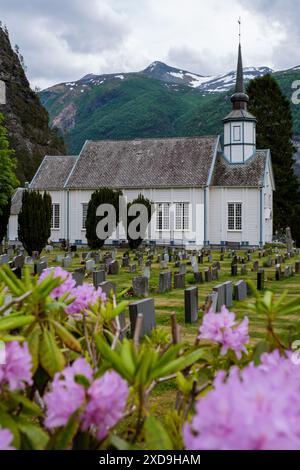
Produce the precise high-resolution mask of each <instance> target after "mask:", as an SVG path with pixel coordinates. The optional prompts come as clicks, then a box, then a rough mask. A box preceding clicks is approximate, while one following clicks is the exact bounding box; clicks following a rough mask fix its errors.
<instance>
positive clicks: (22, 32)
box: [0, 0, 300, 88]
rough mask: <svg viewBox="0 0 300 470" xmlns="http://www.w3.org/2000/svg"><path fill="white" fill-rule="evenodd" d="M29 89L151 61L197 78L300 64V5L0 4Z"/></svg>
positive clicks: (289, 1) (242, 0)
mask: <svg viewBox="0 0 300 470" xmlns="http://www.w3.org/2000/svg"><path fill="white" fill-rule="evenodd" d="M0 16H1V18H0V19H1V20H2V23H4V24H6V25H7V27H8V30H9V32H10V36H11V41H12V43H13V44H18V45H19V47H20V50H21V53H22V54H23V56H24V58H25V62H26V65H27V75H28V78H29V79H30V81H31V83H32V86H39V87H41V88H45V87H47V86H50V85H53V84H55V83H59V82H64V81H71V80H76V79H78V78H80V77H82V76H83V75H86V74H87V73H115V72H129V71H137V70H142V69H143V68H145V67H146V66H147V65H149V63H151V62H153V61H154V60H161V61H164V62H166V63H168V64H169V65H173V66H175V67H180V68H185V69H187V70H189V71H192V72H196V73H200V74H202V75H211V74H219V73H225V72H228V71H229V70H232V69H233V68H235V62H236V48H237V31H238V29H237V19H238V17H239V16H241V17H242V21H243V26H242V29H243V31H242V42H243V50H244V65H245V66H262V65H267V66H270V67H272V68H275V69H283V68H288V67H292V66H295V65H299V64H300V23H299V17H300V2H299V0H251V1H249V0H226V1H224V0H185V1H182V0H26V1H24V0H0Z"/></svg>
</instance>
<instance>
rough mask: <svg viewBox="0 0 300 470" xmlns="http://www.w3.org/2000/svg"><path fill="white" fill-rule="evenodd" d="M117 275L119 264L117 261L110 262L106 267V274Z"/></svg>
mask: <svg viewBox="0 0 300 470" xmlns="http://www.w3.org/2000/svg"><path fill="white" fill-rule="evenodd" d="M118 273H119V263H118V261H117V260H114V261H111V262H110V263H109V265H108V274H113V275H115V274H118Z"/></svg>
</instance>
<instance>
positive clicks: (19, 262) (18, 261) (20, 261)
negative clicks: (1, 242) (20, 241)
mask: <svg viewBox="0 0 300 470" xmlns="http://www.w3.org/2000/svg"><path fill="white" fill-rule="evenodd" d="M24 262H25V256H24V255H18V256H15V257H14V267H15V268H20V269H22V268H23V267H24Z"/></svg>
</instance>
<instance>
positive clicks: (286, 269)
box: [284, 266, 293, 278]
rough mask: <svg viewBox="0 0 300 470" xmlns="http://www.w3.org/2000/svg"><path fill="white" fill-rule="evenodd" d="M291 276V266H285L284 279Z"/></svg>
mask: <svg viewBox="0 0 300 470" xmlns="http://www.w3.org/2000/svg"><path fill="white" fill-rule="evenodd" d="M292 275H293V271H292V268H291V266H286V267H285V270H284V277H286V278H289V277H291V276H292Z"/></svg>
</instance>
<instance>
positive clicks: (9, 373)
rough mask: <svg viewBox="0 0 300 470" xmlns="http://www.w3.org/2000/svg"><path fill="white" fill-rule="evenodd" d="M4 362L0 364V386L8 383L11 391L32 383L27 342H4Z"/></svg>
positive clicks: (30, 359)
mask: <svg viewBox="0 0 300 470" xmlns="http://www.w3.org/2000/svg"><path fill="white" fill-rule="evenodd" d="M5 353H6V357H5V364H0V387H1V386H2V385H5V384H8V387H9V389H10V390H11V391H13V390H22V389H24V387H25V385H26V384H27V385H31V384H32V374H31V368H32V358H31V355H30V353H29V349H28V344H27V343H23V344H22V345H21V344H20V343H18V342H17V341H12V342H11V343H6V345H5Z"/></svg>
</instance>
